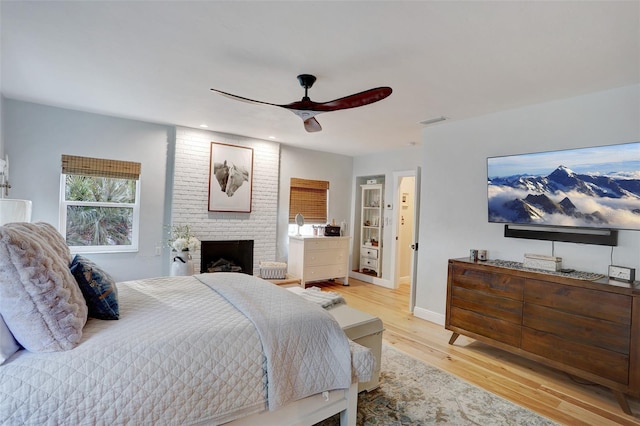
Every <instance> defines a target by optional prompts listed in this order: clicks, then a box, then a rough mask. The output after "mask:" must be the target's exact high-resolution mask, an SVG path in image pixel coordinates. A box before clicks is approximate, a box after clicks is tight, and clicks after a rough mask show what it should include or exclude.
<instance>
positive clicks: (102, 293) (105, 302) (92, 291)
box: [70, 254, 120, 320]
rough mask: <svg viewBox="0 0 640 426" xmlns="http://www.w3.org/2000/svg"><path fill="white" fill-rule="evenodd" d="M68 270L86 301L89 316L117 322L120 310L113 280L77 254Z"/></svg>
mask: <svg viewBox="0 0 640 426" xmlns="http://www.w3.org/2000/svg"><path fill="white" fill-rule="evenodd" d="M70 269H71V273H72V274H73V276H74V277H75V278H76V281H77V282H78V286H79V287H80V290H81V291H82V295H83V296H84V299H85V300H86V301H87V307H88V308H89V316H90V317H92V318H98V319H102V320H117V319H118V318H119V317H120V309H119V307H118V289H117V287H116V283H115V281H114V280H113V278H111V277H110V276H109V274H107V273H106V272H104V271H103V270H102V269H100V268H99V267H98V265H96V264H95V263H93V262H92V261H90V260H89V259H87V258H85V257H82V256H80V255H79V254H77V255H76V256H75V257H74V258H73V261H72V262H71V266H70Z"/></svg>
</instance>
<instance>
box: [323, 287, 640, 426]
mask: <svg viewBox="0 0 640 426" xmlns="http://www.w3.org/2000/svg"><path fill="white" fill-rule="evenodd" d="M349 284H350V285H349V286H343V285H342V284H340V283H339V282H335V283H329V282H328V283H313V284H312V285H317V286H319V287H321V288H323V289H325V290H333V291H337V292H339V293H340V294H342V295H343V297H344V298H345V300H346V301H347V304H348V305H350V306H352V307H353V308H356V309H359V310H361V311H365V312H368V313H370V314H372V315H375V316H377V317H379V318H380V319H381V320H382V322H383V323H384V328H385V331H384V333H383V341H384V343H385V344H387V345H390V346H393V347H395V348H397V349H399V350H401V351H403V352H405V353H407V354H409V355H411V356H413V357H414V358H417V359H420V360H422V361H424V362H426V363H429V364H431V365H433V366H436V367H438V368H440V369H442V370H445V371H448V372H450V373H451V374H454V375H456V376H458V377H460V378H462V379H464V380H466V381H468V382H470V383H473V384H475V385H477V386H481V387H483V388H484V389H486V390H488V391H490V392H492V393H494V394H497V395H500V396H502V397H504V398H506V399H508V400H510V401H512V402H514V403H515V404H518V405H520V406H523V407H526V408H528V409H530V410H532V411H535V412H537V413H539V414H541V415H543V416H545V417H547V418H549V419H551V420H554V421H556V422H558V423H561V424H566V425H617V424H620V425H640V400H638V399H631V398H630V399H629V405H630V406H631V410H632V411H633V413H634V416H629V415H626V414H624V412H622V410H621V409H620V407H619V405H618V403H617V402H616V400H615V398H614V397H613V395H612V394H611V392H610V391H609V390H607V389H606V388H603V387H601V386H598V385H593V384H586V383H584V381H583V380H581V379H576V378H572V377H570V376H569V375H567V374H565V373H562V372H559V371H557V370H554V369H551V368H547V367H544V366H543V365H541V364H539V363H536V362H533V361H528V360H526V359H523V358H522V357H519V356H516V355H511V354H509V353H507V352H505V351H502V350H500V349H495V348H492V347H490V346H489V345H486V344H483V343H480V342H477V341H475V340H473V339H470V338H467V337H464V336H460V337H459V338H458V340H457V341H456V342H455V344H454V345H449V344H448V342H449V338H450V337H451V332H450V331H448V330H445V329H444V327H443V326H440V325H437V324H434V323H432V322H429V321H425V320H422V319H419V318H417V317H414V316H413V315H412V314H411V313H410V312H409V287H408V285H404V286H401V287H400V288H399V289H397V290H390V289H387V288H384V287H380V286H377V285H374V284H368V283H364V282H362V281H358V280H355V279H349Z"/></svg>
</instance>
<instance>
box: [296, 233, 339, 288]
mask: <svg viewBox="0 0 640 426" xmlns="http://www.w3.org/2000/svg"><path fill="white" fill-rule="evenodd" d="M349 240H350V237H323V236H294V235H290V236H289V259H288V260H289V261H288V269H289V273H290V274H291V275H295V276H296V277H298V278H300V285H301V286H302V287H303V288H304V287H306V283H307V282H310V281H319V280H328V279H333V278H342V280H343V281H342V282H343V284H344V285H349Z"/></svg>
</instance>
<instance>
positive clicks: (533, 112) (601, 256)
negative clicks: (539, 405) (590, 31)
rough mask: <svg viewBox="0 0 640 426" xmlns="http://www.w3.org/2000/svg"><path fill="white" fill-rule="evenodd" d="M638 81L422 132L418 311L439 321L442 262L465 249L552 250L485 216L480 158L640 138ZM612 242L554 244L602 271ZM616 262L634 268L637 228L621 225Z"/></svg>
mask: <svg viewBox="0 0 640 426" xmlns="http://www.w3.org/2000/svg"><path fill="white" fill-rule="evenodd" d="M639 118H640V86H639V85H635V86H630V87H625V88H620V89H615V90H610V91H606V92H599V93H594V94H589V95H585V96H580V97H576V98H571V99H563V100H558V101H554V102H548V103H544V104H539V105H533V106H529V107H525V108H519V109H513V110H509V111H504V112H500V113H496V114H491V115H487V116H483V117H478V118H474V119H468V120H463V121H451V122H446V123H443V124H441V125H438V126H432V127H428V128H425V129H424V130H423V135H422V140H423V153H422V155H423V163H422V164H423V167H422V183H421V185H422V188H421V194H422V195H421V214H420V239H419V241H420V250H419V252H418V253H419V254H418V256H419V270H418V283H417V291H416V306H417V308H416V314H418V315H420V316H422V317H424V318H427V319H430V320H432V321H435V322H439V323H444V313H445V300H446V284H447V260H448V259H449V258H457V257H465V256H468V254H469V249H471V248H482V249H487V250H488V251H489V257H490V258H492V259H505V260H514V261H522V260H523V256H524V253H525V252H526V253H539V254H547V255H550V254H551V244H552V243H551V242H550V241H534V240H522V239H516V238H504V237H503V226H502V225H499V224H490V223H488V221H487V199H486V197H487V176H486V158H487V157H490V156H498V155H508V154H518V153H526V152H539V151H548V150H558V149H567V148H577V147H587V146H598V145H611V144H617V143H625V142H633V141H640V119H639ZM610 254H611V248H610V247H605V246H594V245H586V244H574V243H561V242H560V243H559V242H556V243H555V255H556V256H560V257H562V258H563V266H564V267H569V268H574V269H577V270H583V271H590V272H596V273H602V274H606V273H607V266H608V265H609V264H610V263H611V261H610ZM613 261H614V263H615V264H620V265H625V266H630V267H634V268H636V269H640V231H620V232H619V235H618V246H617V247H616V248H615V249H614V251H613Z"/></svg>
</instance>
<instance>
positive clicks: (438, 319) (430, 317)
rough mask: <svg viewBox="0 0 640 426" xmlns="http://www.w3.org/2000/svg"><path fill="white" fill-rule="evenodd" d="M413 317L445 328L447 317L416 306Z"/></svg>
mask: <svg viewBox="0 0 640 426" xmlns="http://www.w3.org/2000/svg"><path fill="white" fill-rule="evenodd" d="M413 315H415V316H416V317H418V318H420V319H423V320H427V321H430V322H432V323H435V324H438V325H442V326H444V320H445V316H444V315H442V314H439V313H437V312H433V311H429V310H427V309H424V308H420V307H418V306H416V307H414V308H413Z"/></svg>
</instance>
